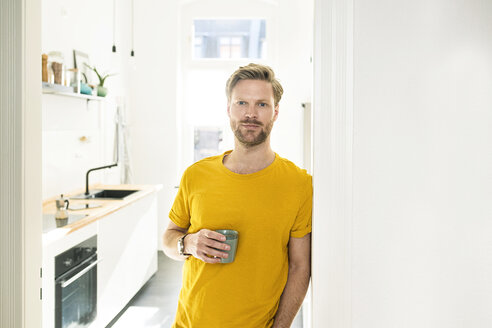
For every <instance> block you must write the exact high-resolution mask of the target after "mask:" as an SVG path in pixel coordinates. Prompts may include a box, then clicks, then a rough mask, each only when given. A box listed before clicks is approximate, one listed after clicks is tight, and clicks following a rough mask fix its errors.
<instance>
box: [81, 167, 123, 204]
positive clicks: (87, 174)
mask: <svg viewBox="0 0 492 328" xmlns="http://www.w3.org/2000/svg"><path fill="white" fill-rule="evenodd" d="M114 166H118V162H116V163H114V164H111V165H106V166H100V167H95V168H93V169H90V170H89V171H87V173H86V174H85V194H84V195H86V196H87V195H89V173H91V172H92V171H97V170H101V169H109V168H112V167H114Z"/></svg>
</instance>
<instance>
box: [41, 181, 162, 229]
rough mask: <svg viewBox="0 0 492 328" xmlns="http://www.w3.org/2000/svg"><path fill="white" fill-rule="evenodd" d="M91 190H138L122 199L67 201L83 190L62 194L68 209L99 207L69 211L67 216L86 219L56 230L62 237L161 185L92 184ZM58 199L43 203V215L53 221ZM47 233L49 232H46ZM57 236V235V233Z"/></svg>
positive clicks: (160, 187) (159, 188) (155, 189)
mask: <svg viewBox="0 0 492 328" xmlns="http://www.w3.org/2000/svg"><path fill="white" fill-rule="evenodd" d="M89 189H90V190H92V189H120V190H121V189H123V190H125V189H126V190H139V191H138V192H135V193H133V194H130V195H128V196H127V197H125V198H124V199H69V198H70V197H71V196H75V195H77V194H80V193H83V192H84V191H85V190H84V189H83V188H82V189H79V190H75V191H73V192H70V193H67V194H63V197H64V198H67V199H69V202H70V203H69V208H70V207H71V206H76V205H79V206H80V205H85V204H98V205H100V206H99V207H95V208H88V209H80V210H69V211H68V214H69V216H70V214H77V215H78V214H84V215H87V216H86V217H84V218H82V219H80V220H77V221H75V222H73V223H70V224H67V225H65V226H63V227H61V228H57V229H55V230H57V231H59V230H61V229H63V232H64V235H66V234H70V233H72V232H74V231H77V230H79V229H81V228H83V227H85V226H87V225H88V224H91V223H92V222H95V221H97V220H99V219H101V218H103V217H105V216H106V215H109V214H111V213H114V212H116V211H117V210H119V209H121V208H123V207H125V206H128V205H129V204H131V203H133V202H135V201H136V200H138V199H141V198H143V197H145V196H147V195H149V194H151V193H153V192H156V191H159V190H161V189H162V185H133V184H121V185H103V184H94V185H91V186H90V187H89ZM58 198H59V196H58V197H52V198H49V199H46V200H45V201H43V214H46V215H49V214H53V220H55V212H56V206H55V200H56V199H58ZM48 233H49V232H48ZM57 234H58V233H57Z"/></svg>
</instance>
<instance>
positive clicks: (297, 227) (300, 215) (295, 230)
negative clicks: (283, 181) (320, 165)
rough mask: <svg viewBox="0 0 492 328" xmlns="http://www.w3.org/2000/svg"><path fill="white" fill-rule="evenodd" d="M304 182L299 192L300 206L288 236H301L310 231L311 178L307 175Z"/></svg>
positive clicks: (311, 206)
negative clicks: (301, 190)
mask: <svg viewBox="0 0 492 328" xmlns="http://www.w3.org/2000/svg"><path fill="white" fill-rule="evenodd" d="M306 180H307V181H306V184H305V186H304V188H303V192H302V193H301V195H300V197H301V199H302V200H301V202H300V208H299V211H298V212H297V217H296V219H295V221H294V225H293V226H292V229H291V231H290V236H291V237H294V238H302V237H304V236H305V235H307V234H308V233H310V232H311V220H312V211H313V178H312V177H311V176H310V175H308V178H307V179H306Z"/></svg>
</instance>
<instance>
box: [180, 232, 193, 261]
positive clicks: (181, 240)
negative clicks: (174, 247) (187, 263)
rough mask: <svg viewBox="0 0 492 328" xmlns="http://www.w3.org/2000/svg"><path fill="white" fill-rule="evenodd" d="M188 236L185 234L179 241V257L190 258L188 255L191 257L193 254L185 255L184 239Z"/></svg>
mask: <svg viewBox="0 0 492 328" xmlns="http://www.w3.org/2000/svg"><path fill="white" fill-rule="evenodd" d="M186 236H188V234H187V233H185V234H184V235H183V237H181V238H179V239H178V253H179V255H181V256H188V255H191V254H188V253H185V252H184V250H185V245H184V239H185V237H186Z"/></svg>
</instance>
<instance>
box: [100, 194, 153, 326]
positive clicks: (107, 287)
mask: <svg viewBox="0 0 492 328" xmlns="http://www.w3.org/2000/svg"><path fill="white" fill-rule="evenodd" d="M97 224H98V258H100V259H102V260H101V262H100V263H99V264H98V276H97V278H98V314H97V320H96V321H95V323H94V324H93V325H92V326H91V327H105V326H106V325H107V324H108V323H109V322H110V321H111V320H112V319H113V318H114V317H115V316H116V315H117V314H118V313H119V312H120V311H121V310H122V309H123V308H124V307H125V305H126V304H127V303H128V302H129V301H130V300H131V299H132V297H133V296H134V295H135V294H136V293H137V292H138V291H139V289H140V288H141V287H142V286H143V285H144V284H145V283H146V282H147V280H148V279H149V278H150V277H151V276H152V275H153V274H154V273H155V272H156V271H157V246H158V241H157V197H156V193H155V192H154V193H152V194H151V195H149V196H146V197H144V198H142V199H140V200H138V201H136V202H134V203H131V204H129V205H128V206H126V207H123V208H121V209H119V210H118V211H116V212H114V213H112V214H110V215H108V216H106V217H104V218H102V219H100V220H99V221H98V223H97Z"/></svg>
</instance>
